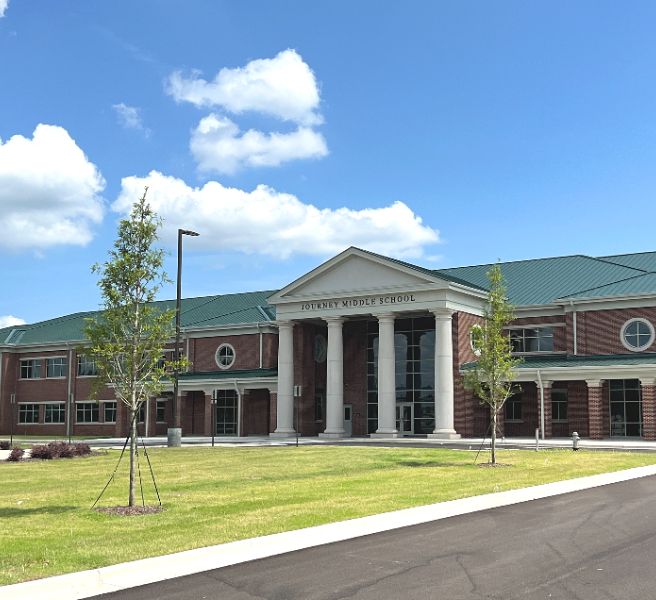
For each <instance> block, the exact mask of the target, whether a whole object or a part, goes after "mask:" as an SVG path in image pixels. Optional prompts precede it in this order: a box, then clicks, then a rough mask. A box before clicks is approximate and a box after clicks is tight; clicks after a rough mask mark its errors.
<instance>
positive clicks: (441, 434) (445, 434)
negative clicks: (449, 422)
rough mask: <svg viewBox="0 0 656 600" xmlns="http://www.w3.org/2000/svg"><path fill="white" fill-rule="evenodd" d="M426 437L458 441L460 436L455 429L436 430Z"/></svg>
mask: <svg viewBox="0 0 656 600" xmlns="http://www.w3.org/2000/svg"><path fill="white" fill-rule="evenodd" d="M428 437H429V438H432V439H436V440H459V439H460V437H461V436H460V434H459V433H456V430H455V429H438V430H437V431H433V433H429V434H428Z"/></svg>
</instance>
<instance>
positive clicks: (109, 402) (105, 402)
mask: <svg viewBox="0 0 656 600" xmlns="http://www.w3.org/2000/svg"><path fill="white" fill-rule="evenodd" d="M112 404H113V405H114V406H113V410H114V420H113V421H108V420H107V410H108V409H109V410H111V409H112V408H111V407H110V405H112ZM102 407H103V408H102V417H103V420H102V422H103V423H107V424H108V425H115V424H116V420H117V419H118V401H117V400H103V401H102ZM99 416H100V415H99Z"/></svg>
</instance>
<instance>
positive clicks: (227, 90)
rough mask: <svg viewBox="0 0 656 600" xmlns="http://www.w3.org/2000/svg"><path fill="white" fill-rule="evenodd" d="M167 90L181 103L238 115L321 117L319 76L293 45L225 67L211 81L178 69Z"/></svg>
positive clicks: (305, 120) (310, 120)
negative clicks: (249, 113)
mask: <svg viewBox="0 0 656 600" xmlns="http://www.w3.org/2000/svg"><path fill="white" fill-rule="evenodd" d="M166 91H167V93H169V94H170V95H171V96H173V98H175V100H176V101H177V102H191V103H192V104H194V105H195V106H198V107H222V108H223V109H224V110H226V111H228V112H231V113H235V114H239V113H243V112H246V111H255V112H259V113H264V114H267V115H271V116H274V117H277V118H279V119H282V120H284V121H292V122H294V123H299V124H302V125H317V124H319V123H321V122H322V117H321V115H320V113H319V112H318V108H319V102H320V97H319V87H318V85H317V80H316V78H315V76H314V73H313V72H312V69H310V67H309V66H308V65H307V64H306V63H305V62H304V61H303V59H302V58H301V56H300V55H299V54H298V53H297V52H296V51H295V50H284V51H283V52H280V53H278V54H277V55H276V56H275V57H274V58H262V59H258V60H252V61H251V62H249V63H248V64H247V65H246V66H245V67H242V68H236V69H227V68H223V69H221V70H220V71H219V72H218V73H217V75H216V77H215V78H214V80H213V81H209V82H208V81H206V80H205V79H202V78H201V76H200V73H199V72H198V71H194V72H193V73H192V74H191V76H190V77H185V76H184V75H182V73H180V71H176V72H174V73H172V74H171V75H170V76H169V78H168V81H167V85H166Z"/></svg>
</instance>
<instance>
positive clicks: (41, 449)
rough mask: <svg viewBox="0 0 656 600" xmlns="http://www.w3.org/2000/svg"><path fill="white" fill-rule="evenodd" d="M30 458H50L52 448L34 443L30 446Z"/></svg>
mask: <svg viewBox="0 0 656 600" xmlns="http://www.w3.org/2000/svg"><path fill="white" fill-rule="evenodd" d="M30 454H31V456H32V458H40V459H41V460H50V459H51V458H52V448H50V447H49V446H44V445H43V444H36V445H35V446H32V451H31V453H30Z"/></svg>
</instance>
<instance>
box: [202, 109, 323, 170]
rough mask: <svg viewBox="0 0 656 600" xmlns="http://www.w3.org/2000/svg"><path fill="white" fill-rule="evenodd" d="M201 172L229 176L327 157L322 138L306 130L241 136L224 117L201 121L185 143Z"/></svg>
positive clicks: (212, 115) (208, 118)
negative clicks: (292, 161) (235, 173)
mask: <svg viewBox="0 0 656 600" xmlns="http://www.w3.org/2000/svg"><path fill="white" fill-rule="evenodd" d="M189 146H190V148H191V153H192V154H193V156H194V158H195V159H196V162H197V163H198V168H199V169H200V170H201V171H214V172H217V173H227V174H232V173H234V172H235V171H238V170H240V169H242V168H244V167H277V166H278V165H280V164H282V163H284V162H288V161H290V160H297V159H301V158H321V157H323V156H326V155H327V154H328V148H327V146H326V141H325V139H324V137H323V136H322V135H321V134H320V133H317V132H316V131H314V130H312V129H310V128H308V127H299V128H298V129H296V130H295V131H292V132H291V133H276V132H274V133H262V132H261V131H255V130H253V129H249V130H248V131H246V132H245V133H242V132H241V131H240V130H239V127H238V126H237V125H236V124H235V123H233V122H232V121H231V120H230V119H228V118H227V117H221V116H219V115H215V114H211V115H209V116H207V117H205V118H204V119H201V121H200V123H199V124H198V127H196V129H194V131H193V132H192V135H191V141H190V144H189Z"/></svg>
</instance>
